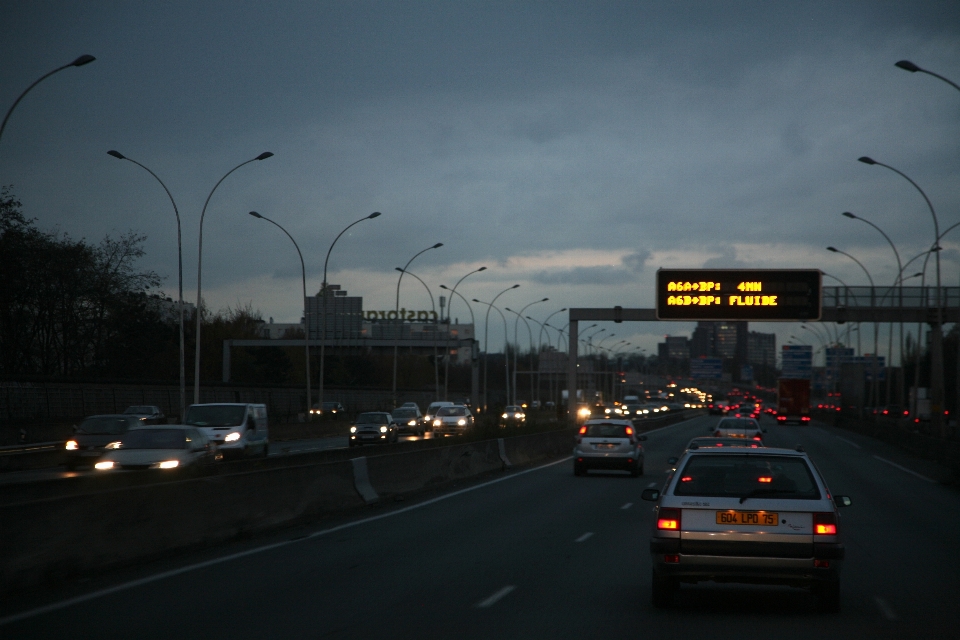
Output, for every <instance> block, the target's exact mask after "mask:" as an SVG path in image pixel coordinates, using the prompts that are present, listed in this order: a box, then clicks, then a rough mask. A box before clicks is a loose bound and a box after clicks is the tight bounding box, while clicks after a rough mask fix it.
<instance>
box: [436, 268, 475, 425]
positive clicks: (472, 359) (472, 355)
mask: <svg viewBox="0 0 960 640" xmlns="http://www.w3.org/2000/svg"><path fill="white" fill-rule="evenodd" d="M484 268H486V267H484ZM440 288H441V289H444V290H446V291H449V292H450V299H451V300H453V296H455V295H456V296H460V299H461V300H463V304H465V305H467V309H468V310H469V311H470V326H471V327H473V332H474V337H473V338H471V342H470V403H471V404H472V405H473V406H474V407H476V406H477V405H479V404H480V400H479V395H480V376H479V375H478V374H479V372H478V371H477V366H476V365H477V363H479V362H480V356H479V354H477V352H476V351H477V350H476V345H477V344H479V341H478V340H477V338H476V332H477V323H476V320H475V318H474V316H473V307H471V306H470V303H469V302H467V299H466V298H464V297H463V294H462V293H460V292H459V291H455V290H454V289H456V287H454V289H450V288H449V287H447V286H446V285H440ZM447 308H448V309H449V308H450V307H447ZM444 393H446V391H444ZM444 397H446V396H444Z"/></svg>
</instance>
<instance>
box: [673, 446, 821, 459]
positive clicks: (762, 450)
mask: <svg viewBox="0 0 960 640" xmlns="http://www.w3.org/2000/svg"><path fill="white" fill-rule="evenodd" d="M684 455H698V456H699V455H705V456H729V455H734V456H793V457H796V458H807V457H808V456H807V454H806V452H804V451H797V450H796V449H781V448H777V447H757V448H756V449H753V448H747V447H741V448H737V449H732V448H731V449H725V448H722V447H721V448H716V447H710V448H708V449H692V450H688V451H686V452H685V453H684Z"/></svg>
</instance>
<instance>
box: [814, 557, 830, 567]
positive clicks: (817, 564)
mask: <svg viewBox="0 0 960 640" xmlns="http://www.w3.org/2000/svg"><path fill="white" fill-rule="evenodd" d="M813 566H814V567H816V568H817V569H829V568H830V561H829V560H820V559H817V560H814V561H813Z"/></svg>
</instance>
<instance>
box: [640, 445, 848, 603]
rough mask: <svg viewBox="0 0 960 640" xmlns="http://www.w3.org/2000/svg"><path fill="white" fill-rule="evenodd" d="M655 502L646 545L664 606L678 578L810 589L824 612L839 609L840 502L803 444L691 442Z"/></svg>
mask: <svg viewBox="0 0 960 640" xmlns="http://www.w3.org/2000/svg"><path fill="white" fill-rule="evenodd" d="M641 497H642V498H643V499H644V500H650V501H656V502H657V506H656V508H655V509H654V518H653V525H652V528H653V531H652V535H651V539H650V554H651V557H652V561H653V582H652V596H653V604H654V605H655V606H657V607H665V606H668V605H669V604H670V603H671V601H672V600H673V597H674V595H675V593H676V592H677V591H678V590H679V588H680V583H681V582H687V583H697V582H702V581H713V582H738V583H751V584H776V585H787V586H793V587H803V588H808V589H810V590H811V591H813V593H814V594H816V595H817V596H819V598H820V602H821V606H822V607H823V608H824V609H825V610H827V611H838V610H839V608H840V568H841V564H842V561H843V557H844V547H843V544H842V543H841V539H840V515H839V513H838V512H837V507H845V506H849V505H850V503H851V501H850V498H848V497H846V496H838V495H832V494H831V493H830V489H829V488H828V487H827V485H826V482H825V481H824V479H823V477H822V476H821V474H820V472H819V470H818V469H817V468H816V466H815V465H814V464H813V463H812V462H811V461H810V459H809V458H808V457H807V454H806V453H804V452H803V451H802V449H801V448H800V447H798V448H797V450H791V449H774V448H757V449H752V448H746V447H738V448H727V447H723V448H719V447H711V448H703V449H699V448H698V449H689V450H687V451H686V452H685V453H684V454H683V456H682V457H681V458H680V460H679V461H678V463H677V471H676V472H675V473H673V474H672V475H670V476H669V478H668V479H667V482H666V484H665V485H664V489H663V491H662V492H661V491H659V490H657V489H646V490H644V491H643V493H642V494H641Z"/></svg>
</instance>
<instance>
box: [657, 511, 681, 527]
mask: <svg viewBox="0 0 960 640" xmlns="http://www.w3.org/2000/svg"><path fill="white" fill-rule="evenodd" d="M657 529H661V530H664V531H679V530H680V509H660V514H659V515H658V516H657Z"/></svg>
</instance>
